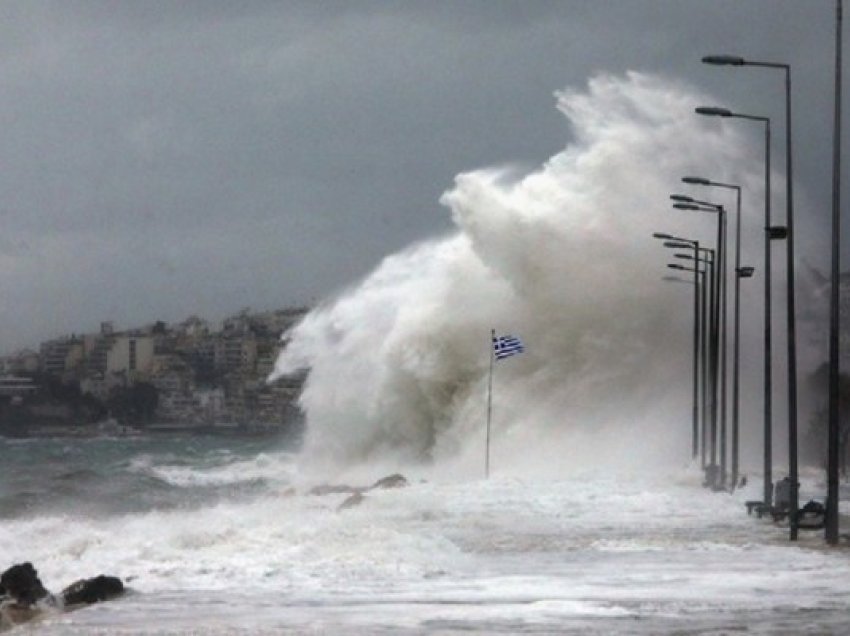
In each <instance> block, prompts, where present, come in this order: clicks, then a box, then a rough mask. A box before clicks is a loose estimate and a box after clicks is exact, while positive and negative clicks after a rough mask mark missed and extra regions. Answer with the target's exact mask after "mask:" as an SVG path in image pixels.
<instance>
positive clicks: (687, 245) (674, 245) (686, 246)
mask: <svg viewBox="0 0 850 636" xmlns="http://www.w3.org/2000/svg"><path fill="white" fill-rule="evenodd" d="M664 247H672V248H673V249H675V250H688V249H693V247H694V246H693V245H691V244H690V243H682V242H681V241H664Z"/></svg>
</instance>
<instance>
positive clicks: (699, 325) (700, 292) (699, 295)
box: [665, 243, 706, 470]
mask: <svg viewBox="0 0 850 636" xmlns="http://www.w3.org/2000/svg"><path fill="white" fill-rule="evenodd" d="M677 245H683V246H685V247H690V246H688V245H684V244H677ZM665 246H669V244H668V243H665ZM667 267H669V268H670V269H677V270H680V271H690V272H693V273H694V282H695V285H694V297H695V298H696V299H697V302H696V305H695V309H696V310H697V311H696V313H695V314H694V363H695V364H694V370H695V371H696V370H697V369H698V364H697V363H698V361H699V359H700V342H701V341H702V342H703V343H704V342H705V339H704V337H702V336H701V334H702V333H704V330H705V305H706V302H705V276H706V269H699V267H698V266H697V263H694V267H693V268H688V267H685V266H683V265H679V264H678V263H670V264H668V265H667ZM703 348H704V347H703ZM704 356H705V352H704V351H703V359H704ZM702 375H703V378H704V377H705V365H704V363H703V372H702ZM704 385H705V381H704V380H703V386H704ZM697 386H698V377H697V376H694V413H696V412H697V409H698V406H697V405H698V403H699V395H698V391H697ZM705 403H706V400H705V394H704V392H703V398H702V406H703V417H702V435H700V431H699V428H694V429H693V438H692V439H693V443H692V445H693V457H694V458H696V456H697V447H699V452H700V455H701V467H702V469H703V470H705V422H706V408H705ZM700 437H701V438H702V439H701V441H700Z"/></svg>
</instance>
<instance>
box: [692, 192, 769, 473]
mask: <svg viewBox="0 0 850 636" xmlns="http://www.w3.org/2000/svg"><path fill="white" fill-rule="evenodd" d="M682 181H683V182H684V183H688V184H691V185H702V186H712V187H718V188H726V189H731V190H735V195H736V196H735V199H736V205H735V291H734V305H735V307H734V310H733V311H734V326H733V330H734V335H733V340H734V342H733V344H732V349H733V355H732V479H731V482H732V488H733V489H734V488H735V486H736V485H737V484H738V456H739V441H738V440H739V438H740V435H739V430H740V426H739V404H740V354H741V279H742V278H748V277H749V276H752V273H753V268H752V267H750V268H747V272H748V275H746V276H744V275H742V274H741V186H739V185H734V184H731V183H721V182H719V181H712V180H710V179H705V178H703V177H682ZM724 270H725V267H724ZM724 273H725V271H724ZM723 315H724V318H725V316H726V312H725V311H724V314H723ZM724 333H725V327H724ZM724 386H725V378H724ZM724 393H725V391H724ZM724 404H725V401H724Z"/></svg>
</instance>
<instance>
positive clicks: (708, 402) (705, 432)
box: [664, 242, 718, 487]
mask: <svg viewBox="0 0 850 636" xmlns="http://www.w3.org/2000/svg"><path fill="white" fill-rule="evenodd" d="M664 246H665V247H674V248H676V247H681V246H680V245H679V244H678V243H676V242H669V243H665V244H664ZM697 254H698V255H697V256H696V257H693V256H691V255H690V254H676V257H677V258H687V259H689V260H693V261H694V264H695V266H698V265H699V264H700V263H704V264H705V268H704V271H703V273H704V274H706V276H707V279H708V280H707V282H706V281H705V280H704V281H703V283H704V284H703V286H702V312H701V318H702V319H701V322H702V334H701V346H702V356H701V361H702V414H703V415H702V436H701V439H702V453H701V462H702V463H701V465H702V468H703V471H705V475H706V485H707V486H710V487H714V485H715V483H716V476H717V418H716V414H717V404H716V402H717V400H716V397H717V390H716V389H717V381H716V379H717V378H716V376H715V375H714V373H715V371H716V365H714V364H713V360H712V358H713V359H714V360H716V356H715V355H714V354H715V353H716V352H715V351H712V347H713V341H714V333H715V331H716V329H717V327H716V325H717V299H716V296H715V291H716V287H715V281H716V280H717V278H716V276H715V272H716V271H717V269H716V268H715V263H717V262H718V261H717V258H716V256H717V255H716V252H715V250H713V249H711V248H707V247H700V248H699V250H698V253H697ZM670 267H671V269H681V267H682V266H679V267H673V266H672V265H671V266H670ZM683 271H693V270H690V269H686V270H683ZM706 276H704V277H703V278H704V279H705V278H706ZM706 295H708V298H706ZM706 313H707V316H706ZM706 442H708V443H706ZM706 448H707V449H708V454H709V457H708V461H706Z"/></svg>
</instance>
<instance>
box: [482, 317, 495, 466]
mask: <svg viewBox="0 0 850 636" xmlns="http://www.w3.org/2000/svg"><path fill="white" fill-rule="evenodd" d="M494 342H496V330H495V329H491V330H490V375H489V377H488V379H487V441H486V444H485V451H484V478H485V479H490V419H491V417H492V415H493V358H494V357H495V355H496V354H495V351H494V350H493V343H494Z"/></svg>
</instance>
